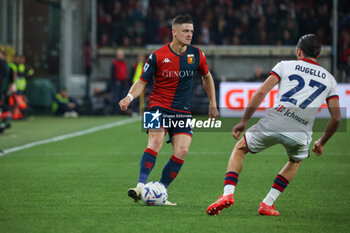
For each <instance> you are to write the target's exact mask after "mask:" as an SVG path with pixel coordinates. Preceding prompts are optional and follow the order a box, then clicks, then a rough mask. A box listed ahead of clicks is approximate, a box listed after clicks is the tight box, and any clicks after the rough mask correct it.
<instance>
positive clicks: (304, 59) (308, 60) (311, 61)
mask: <svg viewBox="0 0 350 233" xmlns="http://www.w3.org/2000/svg"><path fill="white" fill-rule="evenodd" d="M300 60H303V61H306V62H309V63H312V64H314V65H318V66H320V64H318V63H317V62H314V61H313V60H310V59H307V58H303V59H300Z"/></svg>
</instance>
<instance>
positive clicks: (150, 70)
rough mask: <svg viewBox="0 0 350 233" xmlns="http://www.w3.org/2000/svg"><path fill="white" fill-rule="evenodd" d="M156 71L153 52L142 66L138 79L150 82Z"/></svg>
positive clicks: (155, 60)
mask: <svg viewBox="0 0 350 233" xmlns="http://www.w3.org/2000/svg"><path fill="white" fill-rule="evenodd" d="M156 70H157V58H156V54H155V52H153V53H152V54H151V55H150V56H149V58H148V59H147V62H146V64H145V65H144V66H143V69H142V74H141V77H140V79H141V80H142V81H144V82H149V81H150V80H152V78H153V75H154V74H155V72H156Z"/></svg>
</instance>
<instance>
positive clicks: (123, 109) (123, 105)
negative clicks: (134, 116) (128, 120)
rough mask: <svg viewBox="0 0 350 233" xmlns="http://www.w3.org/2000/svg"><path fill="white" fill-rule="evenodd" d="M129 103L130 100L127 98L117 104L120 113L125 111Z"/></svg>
mask: <svg viewBox="0 0 350 233" xmlns="http://www.w3.org/2000/svg"><path fill="white" fill-rule="evenodd" d="M130 103H131V98H130V97H129V96H127V97H125V98H124V99H122V100H121V101H120V102H119V106H120V109H121V110H122V111H125V110H127V109H128V107H129V105H130Z"/></svg>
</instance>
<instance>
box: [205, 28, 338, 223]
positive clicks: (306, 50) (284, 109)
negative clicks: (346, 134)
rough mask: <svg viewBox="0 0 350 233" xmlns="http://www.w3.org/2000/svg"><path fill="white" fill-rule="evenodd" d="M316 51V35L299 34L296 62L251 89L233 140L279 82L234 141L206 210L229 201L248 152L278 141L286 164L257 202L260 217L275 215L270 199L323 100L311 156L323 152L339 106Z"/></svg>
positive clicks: (294, 162)
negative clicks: (220, 187)
mask: <svg viewBox="0 0 350 233" xmlns="http://www.w3.org/2000/svg"><path fill="white" fill-rule="evenodd" d="M320 52H321V44H320V41H319V39H318V38H317V36H316V35H313V34H308V35H305V36H303V37H301V38H300V39H299V42H298V44H297V47H296V56H297V60H292V61H281V62H279V63H278V64H277V65H276V66H275V67H274V68H273V69H272V71H271V73H270V76H269V77H268V78H267V79H266V81H265V82H264V83H263V84H262V86H261V87H260V88H259V89H258V90H257V91H256V92H255V94H254V96H253V98H252V99H251V100H250V101H249V103H248V106H247V108H246V110H245V113H244V115H243V117H242V119H241V121H240V122H239V123H238V124H237V125H235V126H234V127H233V129H232V135H233V137H234V138H235V139H237V140H238V139H239V136H240V134H241V133H242V132H243V131H244V130H245V128H246V125H247V122H248V120H249V119H250V118H251V116H252V115H253V113H254V112H255V110H256V109H257V108H258V106H259V105H260V103H261V102H262V100H263V99H264V97H265V96H266V94H267V93H268V92H269V91H270V90H271V89H272V88H273V87H274V86H275V85H276V84H279V88H278V95H277V100H276V103H275V105H274V107H273V108H271V109H270V110H269V111H268V112H267V114H266V115H265V117H263V118H262V119H260V120H259V122H258V123H257V124H255V125H253V126H252V127H251V128H249V129H248V130H247V131H246V133H245V135H244V137H243V138H244V139H243V138H242V139H241V140H240V141H239V142H238V143H237V144H236V145H235V147H234V149H233V151H232V154H231V157H230V159H229V162H228V166H227V173H226V177H225V182H224V193H223V195H221V196H220V197H219V199H218V200H217V201H216V202H214V203H213V204H211V205H210V206H209V207H208V209H207V214H209V215H218V214H219V213H220V211H221V210H222V209H224V208H227V207H229V206H231V205H233V203H234V199H233V194H234V191H235V187H236V184H237V182H238V176H239V174H240V173H241V171H242V167H243V159H244V156H245V155H246V154H247V153H248V152H251V153H257V152H260V151H262V150H264V149H265V148H268V147H270V146H273V145H276V144H282V145H283V147H284V148H285V150H286V153H287V155H288V157H289V159H288V162H287V163H286V165H285V166H284V167H283V168H282V170H281V171H280V172H279V173H278V175H277V177H276V179H275V180H274V183H273V185H272V188H271V190H270V192H269V193H268V194H267V196H266V197H265V199H263V201H262V202H261V203H260V206H259V214H261V215H270V216H273V215H279V212H278V211H277V210H276V209H275V206H274V202H275V201H276V199H277V197H278V196H279V195H280V194H281V193H282V192H283V190H284V189H285V188H286V187H287V185H288V183H289V182H291V181H292V179H293V178H294V176H295V174H296V172H297V170H298V168H299V166H300V163H301V161H302V160H303V159H305V158H307V157H309V146H310V142H311V140H312V138H311V135H312V125H313V122H314V119H315V115H316V113H317V110H318V109H319V107H320V106H321V105H322V104H323V103H324V102H325V101H327V105H328V109H329V112H330V116H331V117H330V119H329V121H328V124H327V126H326V128H325V130H324V133H323V135H322V136H321V138H319V139H318V140H316V141H315V143H314V145H313V149H312V150H313V151H314V152H315V154H316V155H317V156H320V155H321V154H322V153H323V147H324V145H325V144H326V142H327V141H328V139H329V138H330V137H331V136H332V135H333V134H334V132H335V131H336V130H337V128H338V126H339V123H340V107H339V97H338V92H337V83H336V81H335V79H334V77H333V76H332V75H331V74H330V73H329V72H328V71H327V70H325V69H324V68H322V67H321V66H320V65H319V64H318V63H317V62H316V59H317V58H318V57H319V56H320Z"/></svg>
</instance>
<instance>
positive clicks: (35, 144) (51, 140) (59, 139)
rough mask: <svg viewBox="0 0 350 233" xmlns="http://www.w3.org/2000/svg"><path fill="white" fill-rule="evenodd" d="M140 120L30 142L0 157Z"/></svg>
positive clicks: (118, 122)
mask: <svg viewBox="0 0 350 233" xmlns="http://www.w3.org/2000/svg"><path fill="white" fill-rule="evenodd" d="M140 119H141V118H140V117H136V118H130V119H126V120H121V121H117V122H112V123H108V124H105V125H101V126H96V127H93V128H90V129H85V130H82V131H78V132H74V133H69V134H64V135H61V136H57V137H53V138H48V139H44V140H40V141H36V142H31V143H28V144H25V145H23V146H17V147H13V148H10V149H7V150H4V151H3V153H2V154H0V157H1V156H4V155H6V154H9V153H12V152H15V151H19V150H24V149H28V148H31V147H34V146H38V145H42V144H47V143H51V142H58V141H61V140H65V139H68V138H73V137H78V136H82V135H86V134H90V133H94V132H97V131H100V130H104V129H110V128H113V127H117V126H122V125H126V124H129V123H133V122H136V121H139V120H140Z"/></svg>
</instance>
